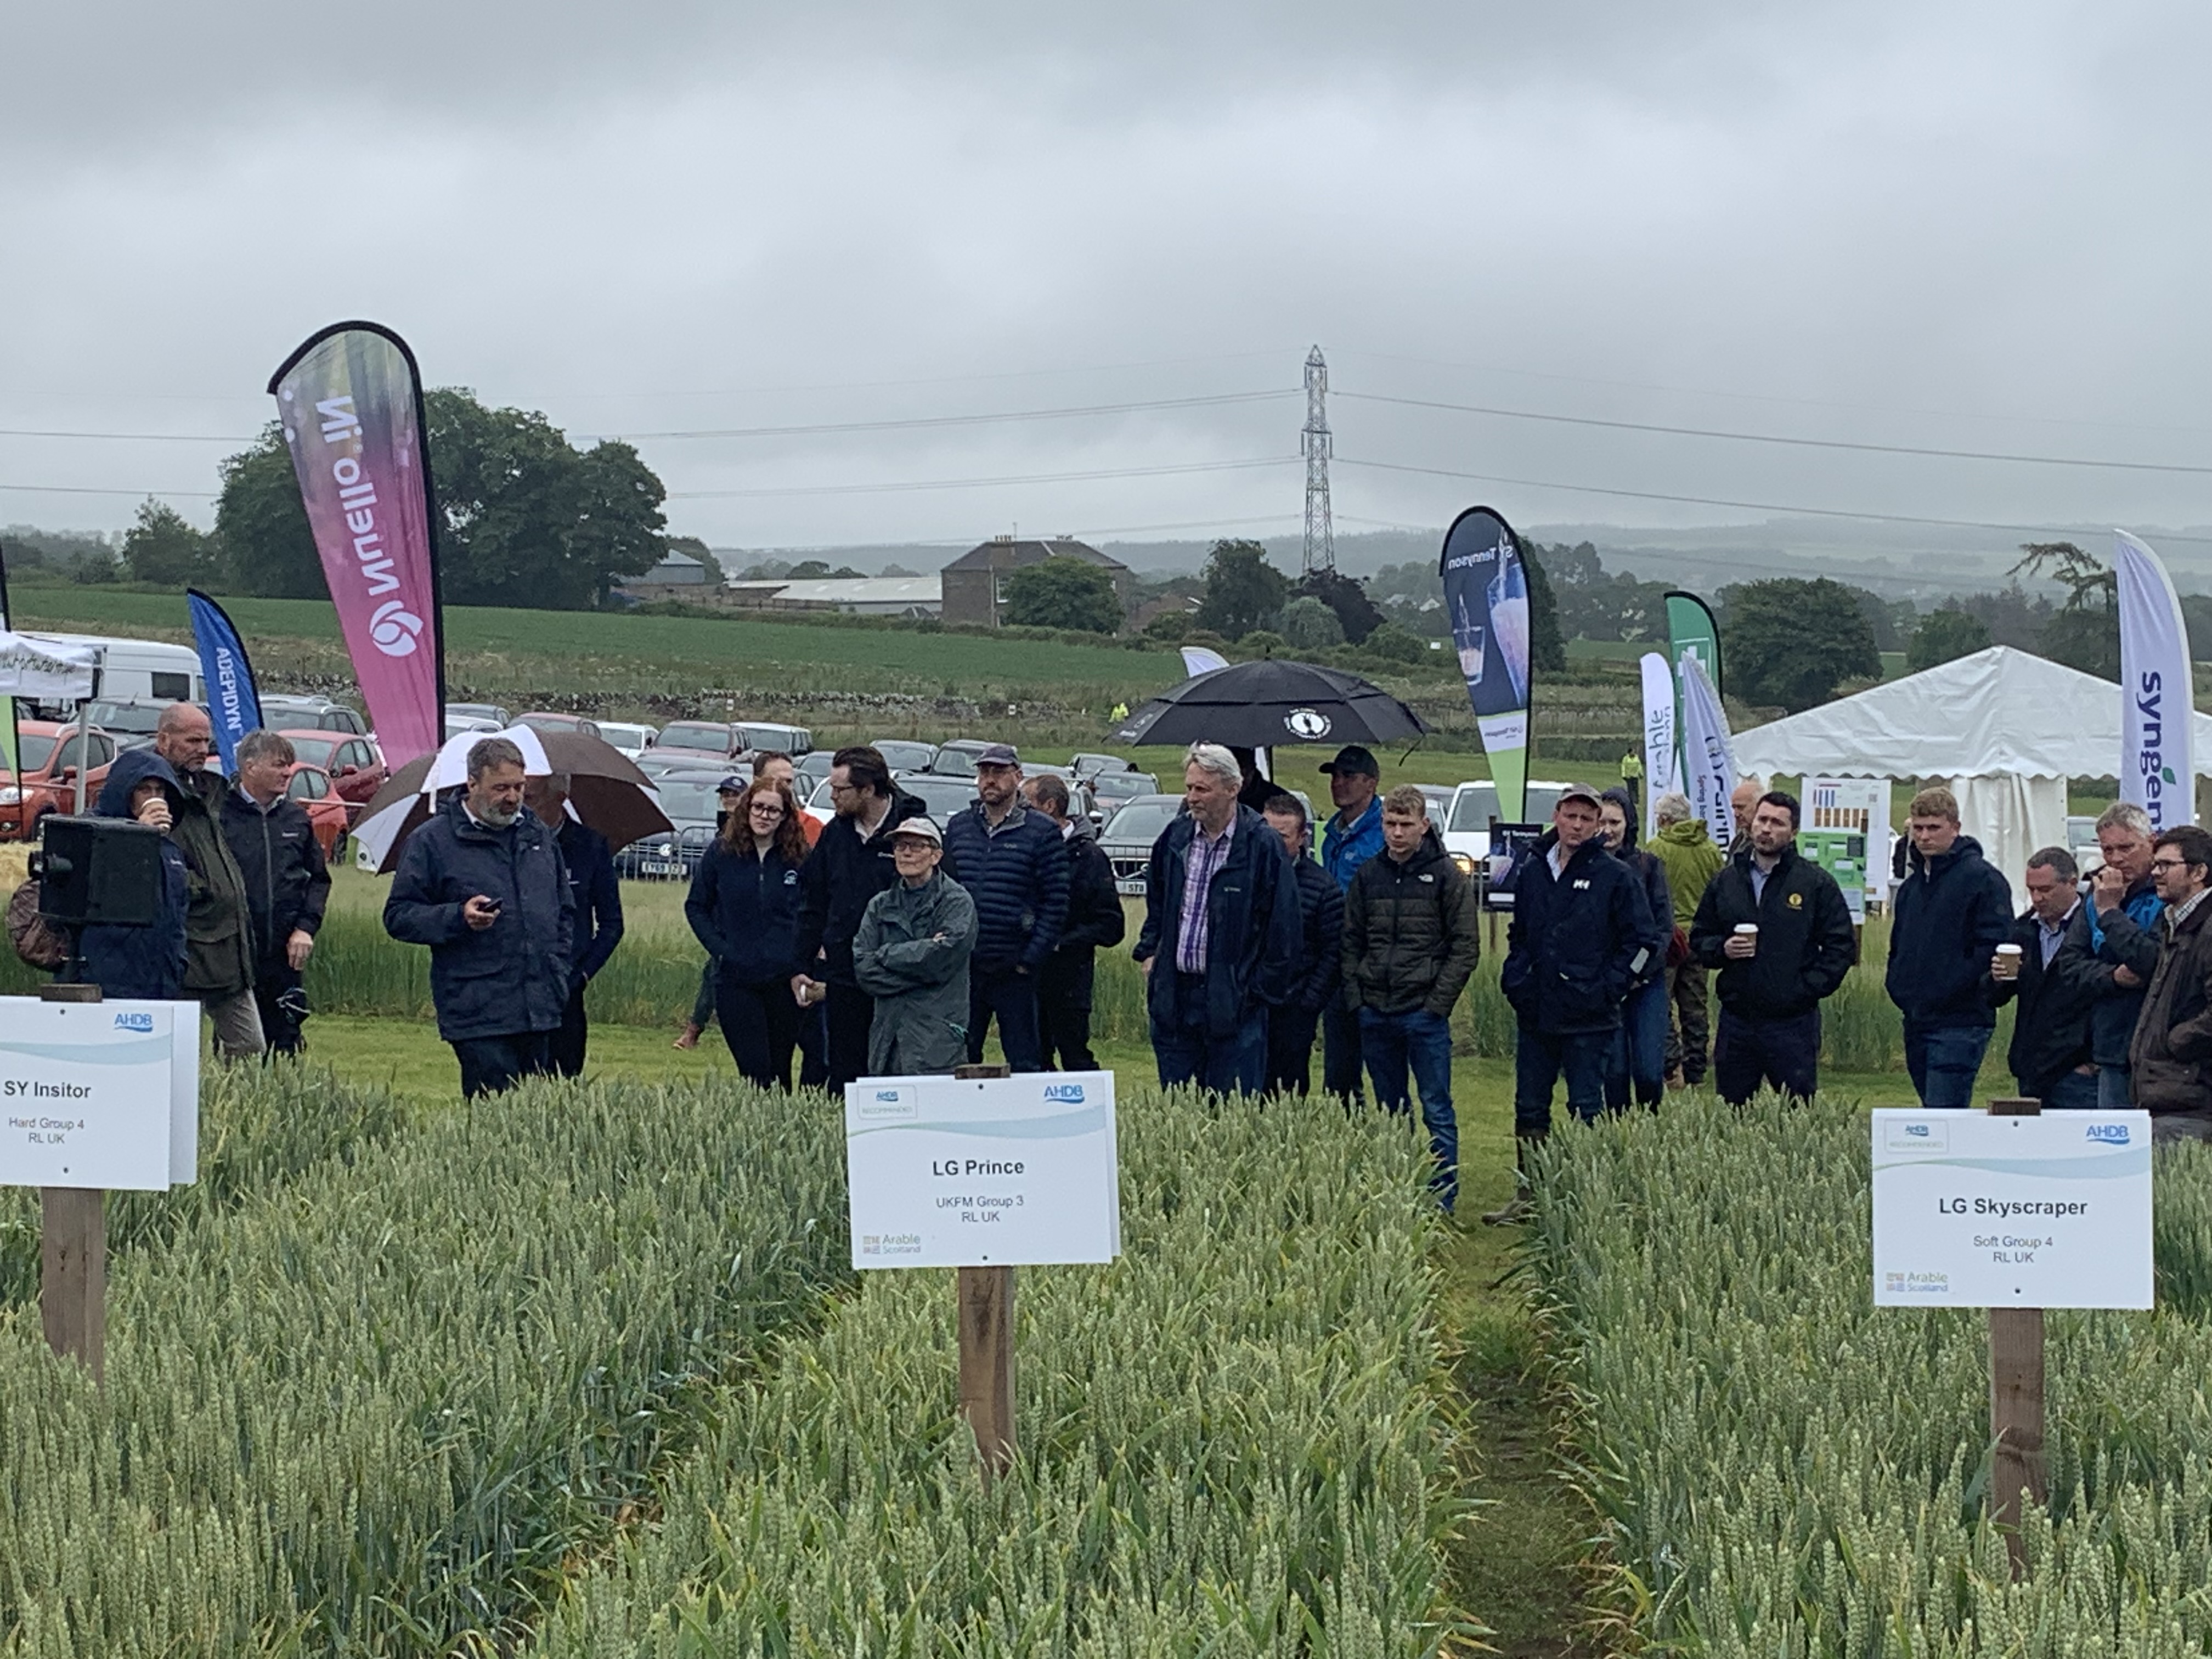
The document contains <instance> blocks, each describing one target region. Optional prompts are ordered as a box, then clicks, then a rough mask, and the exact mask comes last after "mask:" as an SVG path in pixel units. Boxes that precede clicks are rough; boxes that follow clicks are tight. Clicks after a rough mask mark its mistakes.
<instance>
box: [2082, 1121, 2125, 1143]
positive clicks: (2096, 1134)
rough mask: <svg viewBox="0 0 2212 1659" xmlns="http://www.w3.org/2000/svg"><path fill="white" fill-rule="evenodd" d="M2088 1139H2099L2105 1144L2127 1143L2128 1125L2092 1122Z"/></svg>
mask: <svg viewBox="0 0 2212 1659" xmlns="http://www.w3.org/2000/svg"><path fill="white" fill-rule="evenodd" d="M2089 1139H2092V1140H2095V1141H2101V1142H2103V1143H2104V1144H2105V1145H2106V1146H2126V1145H2127V1144H2128V1126H2127V1125H2126V1124H2124V1123H2092V1124H2091V1125H2090V1126H2089Z"/></svg>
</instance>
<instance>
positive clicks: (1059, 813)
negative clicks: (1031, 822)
mask: <svg viewBox="0 0 2212 1659" xmlns="http://www.w3.org/2000/svg"><path fill="white" fill-rule="evenodd" d="M1022 798H1023V799H1024V800H1026V801H1027V802H1028V803H1029V804H1030V806H1031V807H1033V808H1035V809H1036V811H1038V812H1040V813H1042V814H1043V815H1044V816H1045V817H1048V818H1050V819H1051V820H1052V821H1053V823H1054V824H1056V825H1057V826H1059V829H1060V844H1061V845H1062V846H1064V847H1065V848H1067V922H1066V926H1065V927H1062V928H1061V929H1060V943H1059V944H1058V945H1056V946H1054V949H1053V953H1052V957H1051V959H1050V960H1049V961H1048V962H1047V963H1045V965H1044V971H1043V972H1042V974H1040V975H1037V1023H1038V1026H1039V1028H1040V1030H1041V1031H1042V1039H1043V1043H1044V1058H1045V1064H1046V1065H1047V1066H1053V1067H1056V1068H1057V1069H1059V1070H1060V1071H1063V1072H1095V1071H1097V1069H1098V1057H1097V1055H1096V1054H1092V1053H1091V987H1092V985H1093V983H1094V982H1095V981H1096V980H1097V972H1098V963H1097V957H1098V952H1099V951H1103V950H1109V949H1110V948H1112V947H1113V946H1115V945H1119V944H1120V943H1121V938H1122V935H1123V934H1125V933H1127V932H1128V931H1129V918H1128V917H1127V915H1125V914H1124V913H1123V911H1122V909H1121V894H1120V893H1119V892H1118V891H1117V890H1115V886H1114V866H1113V864H1112V862H1111V861H1110V860H1108V858H1107V856H1106V854H1105V853H1104V852H1103V850H1101V848H1099V845H1098V842H1097V838H1096V837H1094V836H1091V834H1090V833H1089V830H1090V828H1091V826H1090V825H1089V824H1087V823H1084V822H1083V821H1082V820H1081V819H1079V818H1077V817H1073V815H1072V814H1071V813H1070V811H1069V805H1070V803H1069V800H1068V796H1067V785H1066V783H1064V782H1062V781H1060V779H1059V778H1056V777H1054V775H1052V774H1051V773H1049V772H1042V773H1039V774H1038V775H1036V777H1033V778H1030V779H1027V780H1025V781H1024V783H1023V784H1022Z"/></svg>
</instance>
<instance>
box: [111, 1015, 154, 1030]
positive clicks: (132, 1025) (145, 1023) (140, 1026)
mask: <svg viewBox="0 0 2212 1659" xmlns="http://www.w3.org/2000/svg"><path fill="white" fill-rule="evenodd" d="M115 1029H116V1030H118V1031H151V1030H153V1029H154V1016H153V1015H151V1014H118V1015H116V1017H115Z"/></svg>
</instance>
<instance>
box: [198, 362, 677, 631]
mask: <svg viewBox="0 0 2212 1659" xmlns="http://www.w3.org/2000/svg"><path fill="white" fill-rule="evenodd" d="M424 403H425V405H426V407H427V412H428V416H429V433H428V447H429V452H430V474H431V479H432V482H433V483H434V485H435V489H436V492H437V503H438V520H439V522H438V525H437V532H438V545H439V561H440V572H441V585H442V586H443V589H444V594H445V598H446V599H447V602H448V603H451V604H454V605H515V606H521V607H525V608H532V609H538V610H550V611H572V610H582V609H585V608H586V607H588V606H591V605H598V604H602V603H604V602H605V598H606V594H607V591H608V589H609V588H611V586H614V584H615V583H616V582H617V581H618V580H621V579H622V578H623V577H624V576H635V575H640V574H643V573H644V572H646V571H647V570H650V569H651V568H653V566H654V565H655V564H656V563H658V562H659V560H660V556H661V554H662V552H663V550H665V546H666V542H665V538H664V537H663V536H662V534H661V531H662V528H663V526H665V524H666V522H667V520H665V518H664V517H663V516H662V514H661V511H660V504H661V502H662V501H663V500H665V497H666V491H665V489H664V488H663V487H662V485H661V482H660V480H659V478H658V477H655V476H654V474H653V470H652V469H651V468H650V467H648V466H647V465H645V463H644V462H643V461H642V460H641V459H639V458H638V454H637V452H636V450H635V449H634V448H632V447H630V446H629V445H628V444H625V443H616V442H603V443H599V444H595V445H593V446H592V447H591V448H589V449H586V450H579V449H578V448H576V447H574V445H573V444H571V443H570V442H569V441H568V438H567V437H566V436H565V435H563V434H562V432H561V430H560V429H559V428H556V426H554V425H553V423H552V422H550V421H548V420H547V419H546V418H545V416H543V415H541V414H538V413H537V412H535V411H533V410H520V409H493V408H489V407H488V406H487V405H485V404H483V403H482V402H480V401H479V400H478V399H477V396H476V394H475V393H474V392H468V391H465V390H463V389H459V388H447V389H441V390H440V391H436V392H431V393H429V394H428V397H426V398H425V399H424ZM216 538H217V539H218V540H219V541H220V542H221V544H222V556H223V562H224V565H225V568H226V569H227V572H228V582H229V585H230V586H231V587H232V589H233V590H234V591H235V592H245V593H261V594H270V595H275V596H278V597H284V598H300V599H306V598H313V597H316V596H319V595H320V594H322V593H324V592H326V591H327V589H326V588H325V586H324V581H323V572H322V565H321V562H320V561H319V559H318V558H317V556H316V553H315V545H314V538H313V536H312V535H311V534H309V532H308V530H307V514H306V513H305V512H304V511H303V510H302V509H301V506H300V489H299V484H298V482H297V480H296V479H295V477H293V472H292V462H291V458H290V456H289V454H288V453H286V452H285V448H284V441H283V433H282V432H281V431H280V430H279V429H278V428H277V427H276V425H275V424H274V423H273V422H272V423H271V424H270V426H269V427H268V428H266V429H264V431H263V433H262V435H261V439H260V441H259V442H258V443H257V444H255V445H254V447H252V449H249V450H246V451H245V452H243V453H240V454H237V455H234V456H232V457H230V458H229V459H228V460H226V461H225V462H224V463H223V464H222V496H221V498H220V499H219V500H218V501H217V503H216Z"/></svg>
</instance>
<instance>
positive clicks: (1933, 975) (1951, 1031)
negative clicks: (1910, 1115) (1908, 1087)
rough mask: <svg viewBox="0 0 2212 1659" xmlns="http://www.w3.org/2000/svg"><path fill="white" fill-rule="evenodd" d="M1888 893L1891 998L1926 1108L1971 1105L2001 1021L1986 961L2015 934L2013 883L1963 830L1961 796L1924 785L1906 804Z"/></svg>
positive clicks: (1908, 1063) (1909, 1068)
mask: <svg viewBox="0 0 2212 1659" xmlns="http://www.w3.org/2000/svg"><path fill="white" fill-rule="evenodd" d="M1906 827H1907V830H1908V836H1909V838H1908V839H1907V840H1905V841H1903V842H1899V843H1898V868H1897V872H1896V873H1897V877H1898V884H1897V890H1896V893H1895V896H1893V898H1892V899H1891V901H1890V929H1889V972H1888V975H1887V981H1886V983H1887V989H1888V991H1889V1000H1891V1001H1892V1002H1893V1003H1895V1004H1896V1005H1897V1006H1898V1011H1899V1012H1900V1013H1902V1014H1903V1015H1904V1016H1905V1070H1907V1071H1908V1072H1910V1073H1911V1074H1912V1087H1913V1091H1914V1092H1915V1093H1917V1095H1918V1096H1919V1097H1920V1103H1921V1104H1922V1105H1923V1106H1926V1107H1929V1108H1931V1109H1932V1108H1936V1107H1944V1106H1971V1105H1972V1104H1973V1100H1974V1079H1975V1078H1976V1077H1978V1075H1980V1073H1981V1069H1982V1056H1983V1055H1984V1054H1985V1053H1987V1052H1988V1050H1989V1046H1990V1033H1991V1032H1993V1031H1994V1030H1996V1019H1997V1016H1996V1007H1995V1006H1994V1003H1993V1000H1992V997H1991V994H1990V980H1989V968H1990V958H1991V957H1994V956H1995V955H1996V948H1997V946H1998V945H2002V944H2004V943H2005V942H2006V941H2007V940H2008V939H2010V938H2011V937H2012V885H2011V884H2010V883H2008V881H2006V880H2005V878H2004V876H2003V874H2002V872H2000V871H1998V870H1997V869H1996V866H1993V865H1991V864H1990V863H1989V862H1988V861H1987V860H1984V858H1983V857H1982V848H1981V843H1980V842H1978V841H1976V840H1975V839H1974V838H1973V837H1972V836H1962V835H1960V833H1959V802H1958V798H1957V797H1956V796H1954V794H1952V793H1951V792H1950V791H1949V790H1948V789H1945V788H1942V787H1936V788H1932V789H1923V790H1922V791H1921V792H1920V793H1918V794H1917V795H1915V796H1914V797H1913V798H1912V805H1911V807H1910V808H1908V809H1907V811H1906Z"/></svg>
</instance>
